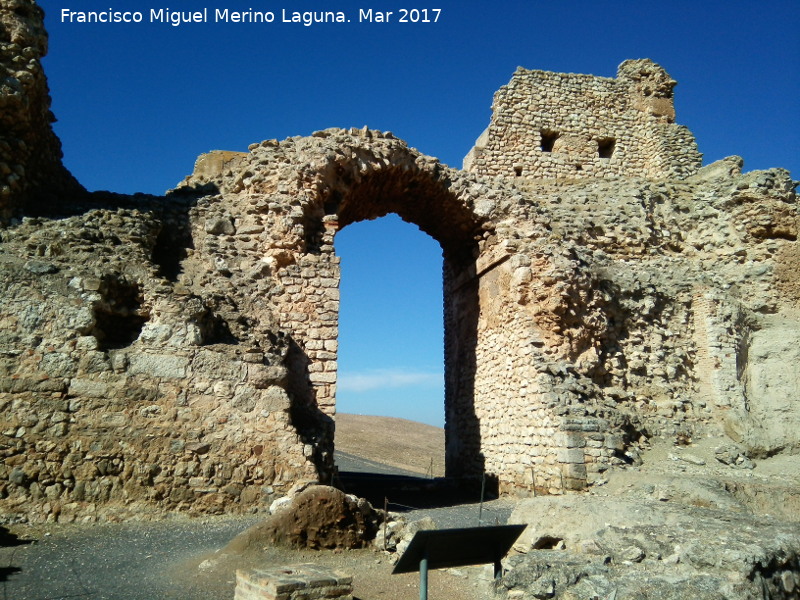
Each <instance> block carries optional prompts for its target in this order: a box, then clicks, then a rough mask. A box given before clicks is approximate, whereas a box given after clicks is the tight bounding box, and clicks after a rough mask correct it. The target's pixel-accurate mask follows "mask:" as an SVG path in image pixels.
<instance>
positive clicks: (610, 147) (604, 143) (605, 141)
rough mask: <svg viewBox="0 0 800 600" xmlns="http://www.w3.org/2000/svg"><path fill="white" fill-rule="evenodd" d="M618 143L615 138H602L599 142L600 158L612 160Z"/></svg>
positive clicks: (598, 152) (598, 153)
mask: <svg viewBox="0 0 800 600" xmlns="http://www.w3.org/2000/svg"><path fill="white" fill-rule="evenodd" d="M616 144H617V142H616V140H615V139H614V138H602V139H599V140H597V155H598V156H599V157H600V158H611V156H612V155H613V154H614V147H615V146H616Z"/></svg>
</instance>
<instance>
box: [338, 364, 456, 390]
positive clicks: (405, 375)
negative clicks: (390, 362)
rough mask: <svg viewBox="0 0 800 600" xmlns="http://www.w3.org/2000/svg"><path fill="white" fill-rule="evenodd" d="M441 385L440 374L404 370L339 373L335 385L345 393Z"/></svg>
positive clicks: (442, 376) (441, 377)
mask: <svg viewBox="0 0 800 600" xmlns="http://www.w3.org/2000/svg"><path fill="white" fill-rule="evenodd" d="M443 385H444V375H443V374H442V373H431V372H426V371H407V370H405V369H375V370H372V371H365V372H363V373H339V377H338V383H337V387H338V389H339V390H340V391H347V392H369V391H372V390H380V389H386V388H402V387H415V386H416V387H434V386H443Z"/></svg>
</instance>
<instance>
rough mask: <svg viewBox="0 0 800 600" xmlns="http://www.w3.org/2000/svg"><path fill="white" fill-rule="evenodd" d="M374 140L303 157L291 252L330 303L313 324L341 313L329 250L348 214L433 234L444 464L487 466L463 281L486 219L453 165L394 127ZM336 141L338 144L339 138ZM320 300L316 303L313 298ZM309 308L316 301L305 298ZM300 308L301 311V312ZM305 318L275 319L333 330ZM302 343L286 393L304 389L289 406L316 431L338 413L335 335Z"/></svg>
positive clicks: (472, 299)
mask: <svg viewBox="0 0 800 600" xmlns="http://www.w3.org/2000/svg"><path fill="white" fill-rule="evenodd" d="M371 133H373V135H375V134H374V132H371ZM375 141H376V142H377V143H375V142H373V143H370V144H369V145H368V146H367V145H365V144H360V145H359V146H358V147H351V148H344V151H342V152H340V155H339V157H337V158H338V160H337V158H334V159H333V160H330V158H329V160H328V161H326V162H324V163H323V164H322V166H321V168H320V166H319V164H318V163H317V162H316V161H310V162H312V163H313V164H314V167H315V170H316V173H315V176H314V177H313V179H311V181H308V180H306V182H305V185H304V188H305V192H306V194H305V198H306V199H307V200H308V201H307V202H306V203H304V204H303V214H304V220H303V232H302V237H303V252H302V253H301V254H300V255H298V256H296V257H295V259H296V260H298V261H299V262H300V263H303V264H304V267H303V268H301V269H300V272H301V274H302V273H304V275H303V277H304V278H305V279H306V280H307V281H309V284H311V280H313V279H316V281H317V282H318V284H319V286H320V287H322V288H323V289H326V290H327V291H323V296H325V297H327V298H329V300H328V301H326V302H323V303H322V304H321V306H322V307H323V311H325V310H330V311H331V312H328V313H327V314H325V313H324V312H323V313H318V314H316V317H317V318H318V319H319V322H318V324H320V325H322V324H323V323H324V322H325V321H326V319H328V322H329V323H330V322H331V321H330V319H331V318H332V317H333V316H334V315H333V312H332V311H333V309H334V308H335V309H336V315H335V316H336V317H338V303H334V299H336V300H337V301H338V294H337V293H336V292H334V291H333V289H334V287H333V286H334V284H335V285H336V286H338V280H339V277H340V272H339V264H338V257H336V255H335V253H334V250H333V237H334V236H335V234H336V233H337V232H338V231H341V230H342V229H343V228H345V227H346V226H347V225H350V224H352V223H355V222H359V221H363V220H371V219H375V218H378V217H382V216H385V215H387V214H389V213H394V214H397V215H398V216H400V217H401V218H402V219H403V220H404V221H406V222H409V223H413V224H414V225H416V226H418V227H419V228H420V229H421V230H422V231H423V232H425V233H427V234H428V235H430V236H431V237H432V238H433V239H435V240H436V241H437V242H438V243H439V244H440V246H441V248H442V254H443V276H442V279H443V284H442V285H443V298H444V306H445V309H444V320H445V322H444V330H445V344H444V346H445V347H444V356H445V365H444V367H445V420H446V422H445V431H446V438H447V456H448V458H447V463H448V465H449V466H448V467H447V472H448V475H463V474H467V473H474V474H477V473H480V472H481V471H482V469H483V466H484V465H483V461H482V458H481V455H480V434H479V431H478V426H477V422H476V418H475V414H474V410H473V402H472V398H473V395H474V378H475V365H476V361H475V346H476V343H477V329H476V327H477V322H478V314H479V307H478V294H477V287H476V286H475V285H471V284H470V282H471V281H472V280H474V278H475V274H476V260H477V258H478V257H479V256H480V255H481V246H485V245H486V242H485V240H486V239H488V238H489V234H488V233H487V231H491V224H490V223H489V222H488V220H487V219H486V218H485V217H481V216H479V215H477V214H476V213H475V211H474V210H473V208H472V207H470V206H469V204H468V203H467V202H465V201H464V198H470V197H471V196H470V195H469V193H468V190H467V186H466V185H463V184H462V183H461V182H459V181H457V180H456V179H454V177H453V175H454V174H456V175H457V172H454V171H451V170H450V169H447V168H445V167H443V166H442V165H441V164H439V163H438V161H435V160H433V159H427V157H422V156H420V155H419V154H418V153H416V152H415V151H412V150H409V149H407V148H406V147H405V145H404V144H403V143H402V142H398V141H397V140H394V139H393V138H391V137H388V138H385V137H377V139H376V140H375ZM338 147H339V148H340V149H341V145H340V146H338ZM387 150H388V152H389V153H390V156H391V159H389V160H387V156H386V154H385V153H386V151H387ZM305 173H306V174H307V173H308V171H305ZM309 191H310V193H308V192H309ZM290 271H292V276H290V277H289V278H288V280H291V281H292V282H293V281H294V280H295V279H296V277H295V275H296V271H295V270H294V269H291V268H290ZM315 273H316V274H318V276H317V277H314V274H315ZM288 280H287V283H290V281H288ZM311 285H313V284H311ZM326 286H330V287H327V288H326ZM319 307H320V304H319V303H316V308H317V309H318V308H319ZM326 307H327V308H326ZM307 308H308V309H311V310H314V307H312V306H310V305H308V306H307ZM279 312H280V313H282V314H291V313H290V312H288V311H279ZM307 314H308V312H304V313H303V315H304V316H302V317H301V319H305V318H306V317H305V315H307ZM295 316H299V315H297V314H295ZM314 320H315V319H310V321H314ZM307 322H309V321H305V322H291V318H290V319H289V321H286V322H283V323H282V326H284V327H287V328H288V329H291V330H293V331H297V332H298V334H299V335H298V339H302V338H303V337H310V338H314V337H316V336H317V335H319V334H326V333H327V334H332V333H334V332H333V331H332V329H333V328H332V327H328V328H324V327H323V328H319V327H318V328H316V329H315V328H309V327H307V326H306V325H305V323H307ZM301 330H302V331H301ZM336 333H338V331H337V332H336ZM305 346H306V348H304V349H300V348H298V349H297V351H296V352H295V353H294V354H293V356H291V357H290V359H291V367H290V369H291V371H292V373H293V375H294V377H293V380H294V382H295V384H296V385H295V388H294V390H293V393H294V395H295V397H297V398H305V399H306V400H305V401H304V402H302V403H301V404H302V406H303V408H302V409H299V410H297V411H296V413H295V418H294V421H295V422H296V423H298V425H299V427H300V428H301V429H302V428H306V429H308V430H309V431H311V430H313V431H317V432H318V431H319V430H320V429H325V428H326V427H328V425H329V424H330V422H329V421H328V418H332V417H333V416H334V414H335V373H336V370H335V360H336V356H335V354H336V352H335V349H336V347H337V345H336V344H335V343H332V340H315V339H311V340H309V341H308V342H306V344H305ZM320 346H321V348H322V350H321V349H320ZM326 348H327V350H325V349H326ZM306 382H307V383H308V385H307V384H306ZM331 434H332V432H331ZM331 434H326V435H325V436H324V438H323V439H319V441H318V443H319V445H320V446H321V447H326V446H327V445H328V444H329V441H330V437H331ZM329 456H330V455H329V454H328V453H327V451H323V452H322V453H321V454H320V456H319V457H318V464H321V465H322V468H323V470H325V469H326V468H327V466H328V465H329Z"/></svg>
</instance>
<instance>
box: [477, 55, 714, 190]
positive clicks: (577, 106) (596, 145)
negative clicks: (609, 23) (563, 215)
mask: <svg viewBox="0 0 800 600" xmlns="http://www.w3.org/2000/svg"><path fill="white" fill-rule="evenodd" d="M675 84H676V82H675V81H674V80H673V79H672V78H671V77H670V76H669V75H668V74H667V72H666V71H664V69H662V68H661V67H660V66H659V65H657V64H655V63H654V62H652V61H650V60H647V59H642V60H628V61H625V62H624V63H622V64H621V65H620V67H619V69H618V71H617V78H616V79H609V78H604V77H594V76H592V75H576V74H565V73H551V72H548V71H531V70H527V69H523V68H521V67H520V68H519V69H517V71H516V73H514V76H513V77H512V78H511V81H510V82H509V84H508V85H506V86H503V87H502V88H500V90H499V91H498V92H497V93H496V94H495V97H494V103H493V105H492V119H491V123H490V124H489V127H488V129H487V130H486V131H485V132H484V133H483V134H482V135H481V136H480V138H478V141H477V142H476V143H475V147H474V148H473V149H472V150H471V151H470V153H469V154H468V155H467V157H466V158H465V159H464V169H465V170H467V171H471V172H474V173H479V174H481V175H506V176H508V177H526V178H531V179H555V178H558V179H580V178H598V177H617V176H625V177H650V178H670V177H681V178H682V177H687V176H689V175H692V174H694V173H695V172H696V171H697V169H698V168H699V167H700V164H701V156H700V154H699V153H698V152H697V145H696V144H695V141H694V137H693V136H692V134H691V132H690V131H689V130H688V129H686V128H685V127H682V126H679V125H676V124H675V122H674V121H675V109H674V106H673V87H674V86H675Z"/></svg>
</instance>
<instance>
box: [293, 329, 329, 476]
mask: <svg viewBox="0 0 800 600" xmlns="http://www.w3.org/2000/svg"><path fill="white" fill-rule="evenodd" d="M310 365H311V359H310V358H309V357H308V355H307V354H306V353H305V351H304V350H303V349H302V348H301V347H300V346H299V345H298V344H297V342H295V341H294V340H290V342H289V351H288V353H287V355H286V367H287V368H288V370H289V389H288V392H289V398H290V399H291V405H290V407H289V415H290V417H291V420H292V424H293V425H294V427H295V429H296V430H297V433H298V435H299V436H300V439H301V441H302V442H303V444H305V445H309V446H311V448H312V449H313V456H312V460H313V461H314V464H315V465H316V466H317V470H318V472H319V480H320V483H326V484H329V483H330V482H331V481H332V478H333V472H334V464H333V452H332V449H333V435H334V421H333V419H332V418H331V417H329V416H328V415H326V414H325V413H323V412H322V411H321V410H320V409H319V407H318V405H317V397H316V392H315V390H314V386H313V385H312V384H311V378H310V369H309V367H310Z"/></svg>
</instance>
